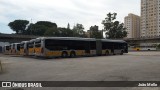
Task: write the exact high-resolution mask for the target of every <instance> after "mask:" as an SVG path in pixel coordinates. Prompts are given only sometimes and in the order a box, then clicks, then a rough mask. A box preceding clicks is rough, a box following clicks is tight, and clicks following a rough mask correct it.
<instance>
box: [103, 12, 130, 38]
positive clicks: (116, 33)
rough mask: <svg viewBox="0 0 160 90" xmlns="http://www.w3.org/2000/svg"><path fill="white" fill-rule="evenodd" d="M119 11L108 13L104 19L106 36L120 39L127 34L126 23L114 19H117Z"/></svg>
mask: <svg viewBox="0 0 160 90" xmlns="http://www.w3.org/2000/svg"><path fill="white" fill-rule="evenodd" d="M116 16H117V13H113V14H112V13H108V14H107V17H106V18H105V20H103V21H102V24H103V25H104V31H105V32H106V33H105V34H106V38H110V39H119V38H124V37H126V36H127V32H126V28H124V24H123V23H120V22H119V21H114V20H115V19H116Z"/></svg>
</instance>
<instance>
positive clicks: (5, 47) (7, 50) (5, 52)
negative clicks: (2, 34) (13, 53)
mask: <svg viewBox="0 0 160 90" xmlns="http://www.w3.org/2000/svg"><path fill="white" fill-rule="evenodd" d="M9 49H10V45H5V46H4V54H6V55H8V54H9Z"/></svg>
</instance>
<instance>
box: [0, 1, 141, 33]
mask: <svg viewBox="0 0 160 90" xmlns="http://www.w3.org/2000/svg"><path fill="white" fill-rule="evenodd" d="M109 12H112V13H113V12H116V13H118V16H117V20H118V21H121V22H123V21H124V17H125V16H127V15H128V13H134V14H137V15H140V0H0V32H1V33H13V32H12V30H11V29H10V28H9V27H8V23H9V22H11V21H14V20H16V19H24V20H29V21H30V22H31V20H32V22H33V23H36V22H37V21H52V22H55V23H57V25H58V27H67V24H68V23H70V26H71V27H72V26H73V25H74V24H76V23H80V24H83V25H84V27H85V30H88V29H89V27H90V26H93V25H98V26H99V28H100V29H102V24H101V22H102V20H104V18H105V17H106V14H107V13H109Z"/></svg>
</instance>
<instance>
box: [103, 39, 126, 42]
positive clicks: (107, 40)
mask: <svg viewBox="0 0 160 90" xmlns="http://www.w3.org/2000/svg"><path fill="white" fill-rule="evenodd" d="M100 40H101V41H103V42H118V43H127V42H126V41H124V40H112V39H100Z"/></svg>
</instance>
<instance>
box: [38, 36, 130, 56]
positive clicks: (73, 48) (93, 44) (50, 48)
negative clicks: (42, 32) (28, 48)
mask: <svg viewBox="0 0 160 90" xmlns="http://www.w3.org/2000/svg"><path fill="white" fill-rule="evenodd" d="M123 53H128V46H127V43H126V42H125V41H122V40H107V39H99V40H97V39H94V38H76V37H67V38H66V37H42V38H37V39H36V40H35V56H42V57H75V56H95V55H110V54H113V55H115V54H121V55H122V54H123Z"/></svg>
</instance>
